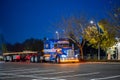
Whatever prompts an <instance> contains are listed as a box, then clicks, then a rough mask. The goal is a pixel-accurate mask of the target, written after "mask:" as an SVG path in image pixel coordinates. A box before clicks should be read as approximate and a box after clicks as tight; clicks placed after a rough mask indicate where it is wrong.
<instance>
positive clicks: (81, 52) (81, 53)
mask: <svg viewBox="0 0 120 80" xmlns="http://www.w3.org/2000/svg"><path fill="white" fill-rule="evenodd" d="M78 47H79V49H80V56H81V57H80V58H81V59H82V60H83V59H84V57H83V56H84V55H83V47H82V46H81V45H80V44H79V45H78Z"/></svg>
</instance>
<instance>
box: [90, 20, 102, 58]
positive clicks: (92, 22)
mask: <svg viewBox="0 0 120 80" xmlns="http://www.w3.org/2000/svg"><path fill="white" fill-rule="evenodd" d="M90 24H94V21H92V20H91V21H90ZM95 26H96V27H97V28H98V32H99V35H100V28H99V26H98V25H97V24H96V23H95ZM98 60H100V42H98Z"/></svg>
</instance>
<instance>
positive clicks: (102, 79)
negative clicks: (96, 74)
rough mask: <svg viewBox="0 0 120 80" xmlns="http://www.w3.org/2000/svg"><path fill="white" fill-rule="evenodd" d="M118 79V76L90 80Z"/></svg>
mask: <svg viewBox="0 0 120 80" xmlns="http://www.w3.org/2000/svg"><path fill="white" fill-rule="evenodd" d="M118 77H120V75H116V76H109V77H104V78H94V79H90V80H105V79H113V78H118Z"/></svg>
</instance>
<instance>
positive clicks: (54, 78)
mask: <svg viewBox="0 0 120 80" xmlns="http://www.w3.org/2000/svg"><path fill="white" fill-rule="evenodd" d="M0 80H120V63H66V64H54V63H23V62H18V63H17V62H15V63H14V62H12V63H10V62H8V63H4V62H2V63H0Z"/></svg>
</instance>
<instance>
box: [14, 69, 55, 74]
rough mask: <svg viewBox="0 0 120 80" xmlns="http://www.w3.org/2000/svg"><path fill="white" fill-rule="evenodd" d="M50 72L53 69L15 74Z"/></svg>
mask: <svg viewBox="0 0 120 80" xmlns="http://www.w3.org/2000/svg"><path fill="white" fill-rule="evenodd" d="M51 71H55V70H54V69H49V70H37V71H27V72H19V73H18V72H17V73H15V74H25V73H29V74H30V73H37V72H41V73H42V72H51Z"/></svg>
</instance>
